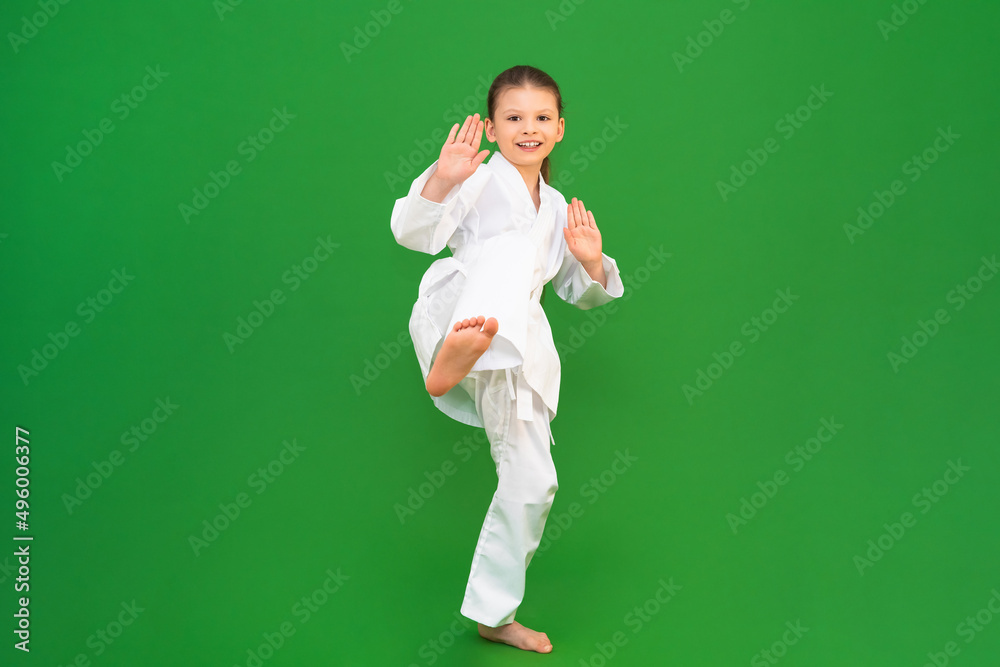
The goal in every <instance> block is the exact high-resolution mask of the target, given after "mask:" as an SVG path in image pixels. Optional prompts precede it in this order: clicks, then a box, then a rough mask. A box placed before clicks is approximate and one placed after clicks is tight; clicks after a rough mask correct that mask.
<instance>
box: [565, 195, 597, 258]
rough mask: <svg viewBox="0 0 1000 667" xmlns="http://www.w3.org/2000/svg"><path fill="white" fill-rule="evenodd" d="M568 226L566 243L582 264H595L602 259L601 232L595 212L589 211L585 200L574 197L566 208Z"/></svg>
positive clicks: (566, 228)
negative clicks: (595, 218) (584, 203)
mask: <svg viewBox="0 0 1000 667" xmlns="http://www.w3.org/2000/svg"><path fill="white" fill-rule="evenodd" d="M566 223H567V224H566V227H564V228H563V235H564V236H565V237H566V245H567V246H569V251H570V252H571V253H573V256H574V257H576V259H577V261H579V262H580V263H581V264H584V265H588V264H593V263H594V262H598V261H600V260H601V232H600V230H599V229H597V222H595V221H594V214H593V213H592V212H591V211H588V210H587V209H586V208H585V207H584V206H583V202H582V201H580V200H579V199H577V198H576V197H573V201H572V202H571V203H570V204H569V206H568V207H567V208H566Z"/></svg>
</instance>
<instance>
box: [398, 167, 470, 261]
mask: <svg viewBox="0 0 1000 667" xmlns="http://www.w3.org/2000/svg"><path fill="white" fill-rule="evenodd" d="M437 163H438V161H437V160H435V161H434V164H432V165H431V166H430V167H428V168H427V169H426V170H425V171H424V173H422V174H420V176H418V177H417V178H416V179H415V180H414V181H413V184H412V185H410V191H409V192H408V193H407V195H406V196H405V197H401V198H400V199H397V200H396V203H395V205H393V207H392V217H391V219H390V222H389V226H390V227H391V229H392V234H393V236H395V237H396V241H397V242H398V243H399V244H400V245H402V246H404V247H406V248H409V249H410V250H417V251H419V252H426V253H428V254H430V255H436V254H438V253H439V252H441V251H442V250H443V249H444V247H445V246H446V245H447V244H448V240H449V239H450V238H451V236H452V234H454V233H455V230H456V229H458V226H459V224H460V223H461V222H462V219H463V218H464V217H465V214H466V209H467V206H466V204H465V199H466V197H464V196H463V195H464V194H465V193H464V192H463V191H464V190H465V189H466V185H467V184H468V183H469V181H470V180H472V179H473V178H475V177H476V175H477V174H473V176H472V177H470V178H469V179H467V180H466V181H465V182H464V183H461V184H459V185H456V186H455V187H453V188H452V189H451V191H450V192H448V194H447V195H445V198H444V201H443V202H441V203H437V202H432V201H430V200H429V199H424V198H423V197H421V196H420V192H421V191H422V190H423V189H424V185H425V184H426V183H427V181H428V180H429V179H430V177H431V175H432V174H433V173H434V170H435V169H436V168H437Z"/></svg>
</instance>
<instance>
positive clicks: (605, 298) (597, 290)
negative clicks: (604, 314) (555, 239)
mask: <svg viewBox="0 0 1000 667" xmlns="http://www.w3.org/2000/svg"><path fill="white" fill-rule="evenodd" d="M601 257H602V260H601V261H602V263H603V265H604V273H605V275H606V276H607V278H608V287H607V289H605V288H604V287H603V286H602V285H601V283H599V282H597V281H596V280H594V279H593V278H591V277H590V274H589V273H587V271H586V270H585V269H584V268H583V265H582V264H580V261H579V260H578V259H577V258H576V257H574V256H573V253H571V252H570V251H569V246H567V245H566V243H565V241H563V261H562V266H560V267H559V271H558V272H557V273H556V275H555V277H554V278H552V286H553V287H554V288H555V291H556V294H558V295H559V298H560V299H562V300H563V301H566V302H567V303H570V304H572V305H574V306H576V307H577V308H579V309H581V310H589V309H591V308H594V307H596V306H600V305H603V304H605V303H607V302H609V301H611V300H612V299H617V298H618V297H620V296H622V295H623V294H624V293H625V286H624V285H623V284H622V278H621V274H619V272H618V264H617V262H615V260H614V259H612V258H611V257H608V256H607V255H605V254H604V253H601Z"/></svg>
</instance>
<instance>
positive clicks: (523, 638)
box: [479, 621, 552, 653]
mask: <svg viewBox="0 0 1000 667" xmlns="http://www.w3.org/2000/svg"><path fill="white" fill-rule="evenodd" d="M479 635H480V636H481V637H483V638H484V639H489V640H490V641H491V642H498V643H500V644H507V645H508V646H513V647H514V648H519V649H523V650H525V651H537V652H538V653H551V652H552V642H550V641H549V638H548V637H546V636H545V633H544V632H535V631H534V630H530V629H528V628H526V627H524V626H523V625H521V624H520V623H518V622H517V621H514V622H513V623H508V624H507V625H501V626H499V627H496V628H491V627H490V626H488V625H483V624H482V623H480V624H479Z"/></svg>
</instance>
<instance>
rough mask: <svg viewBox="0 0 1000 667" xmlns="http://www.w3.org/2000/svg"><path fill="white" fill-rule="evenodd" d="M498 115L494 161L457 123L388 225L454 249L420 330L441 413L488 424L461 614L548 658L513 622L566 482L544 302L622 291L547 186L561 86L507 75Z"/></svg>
mask: <svg viewBox="0 0 1000 667" xmlns="http://www.w3.org/2000/svg"><path fill="white" fill-rule="evenodd" d="M487 113H488V117H487V118H486V122H485V131H486V136H487V139H489V141H491V142H495V143H496V144H497V147H498V148H499V152H494V153H493V156H492V157H491V158H490V160H489V162H486V163H483V160H484V159H485V158H486V156H487V155H488V154H489V151H488V150H482V151H480V150H479V146H480V142H481V140H482V136H483V130H484V123H483V122H482V121H480V119H479V114H475V115H474V116H470V117H468V118H466V120H465V123H464V124H463V125H462V127H461V129H459V126H458V123H456V124H455V125H454V126H453V127H452V128H451V132H450V133H449V135H448V139H447V140H446V141H445V144H444V147H443V148H442V149H441V156H440V158H439V159H438V160H437V161H435V162H434V164H432V165H431V166H430V167H428V168H427V170H426V171H424V172H423V173H422V174H421V175H420V176H419V177H417V179H416V180H414V181H413V184H412V185H411V187H410V190H409V192H408V193H407V195H406V196H405V197H402V198H401V199H398V200H397V201H396V203H395V206H394V207H393V210H392V220H391V225H390V226H391V228H392V232H393V235H394V236H395V237H396V240H397V241H398V242H399V243H400V244H401V245H403V246H405V247H407V248H411V249H413V250H418V251H421V252H426V253H428V254H431V255H436V254H437V253H439V252H440V251H441V250H443V249H444V247H445V246H446V245H447V246H448V247H449V248H450V249H451V252H452V256H451V257H444V258H442V259H438V260H436V261H435V262H434V263H432V264H431V266H430V268H429V269H428V270H427V272H426V273H425V274H424V276H423V278H422V280H421V281H420V287H419V290H418V297H417V302H416V304H414V306H413V312H412V315H411V317H410V335H411V337H412V339H413V346H414V350H415V351H416V354H417V360H418V361H419V363H420V369H421V372H422V373H423V376H424V380H425V386H426V388H427V390H428V392H429V393H430V394H431V396H432V398H433V400H434V403H435V405H436V406H437V407H438V408H439V409H440V410H441V411H442V412H444V413H445V414H447V415H449V416H450V417H452V418H454V419H457V420H459V421H461V422H464V423H466V424H470V425H473V426H479V427H483V428H485V429H486V434H487V436H488V438H489V442H490V454H491V456H492V457H493V460H494V462H495V464H496V471H497V480H498V483H497V490H496V493H495V494H494V495H493V500H492V502H491V503H490V507H489V510H488V511H487V514H486V519H485V521H484V522H483V528H482V531H481V533H480V536H479V542H478V544H477V545H476V550H475V553H474V555H473V558H472V567H471V570H470V573H469V581H468V585H467V587H466V592H465V599H464V601H463V603H462V614H463V615H465V616H466V617H468V618H471V619H473V620H475V621H477V622H478V623H479V633H480V634H481V635H482V636H483V637H485V638H487V639H490V640H492V641H498V642H503V643H506V644H510V645H511V646H516V647H518V648H522V649H526V650H533V651H539V652H542V653H547V652H549V651H551V650H552V644H551V643H550V642H549V640H548V637H546V635H545V634H544V633H541V632H535V631H533V630H529V629H528V628H526V627H524V626H522V625H521V624H520V623H518V622H516V621H515V620H514V615H515V613H516V612H517V608H518V606H519V605H520V603H521V600H522V598H523V597H524V581H525V570H526V569H527V567H528V564H529V563H530V561H531V558H532V556H533V555H534V553H535V550H536V549H537V547H538V544H539V542H540V541H541V538H542V531H543V529H544V528H545V520H546V518H547V517H548V514H549V509H550V508H551V506H552V501H553V498H554V497H555V492H556V490H557V488H558V483H557V479H556V471H555V467H554V465H553V463H552V455H551V451H550V449H549V448H550V444H551V445H554V444H555V441H554V439H553V438H552V432H551V430H550V427H549V422H550V421H551V420H552V418H553V417H555V414H556V407H557V403H558V399H559V356H558V354H557V353H556V349H555V345H554V343H553V341H552V331H551V329H550V328H549V324H548V320H547V319H546V318H545V312H544V311H543V310H542V307H541V304H540V303H539V299H540V297H541V294H542V288H543V287H544V285H545V283H547V282H549V281H552V282H553V286H554V288H555V292H556V294H558V295H559V296H560V297H561V298H562V299H564V300H566V301H567V302H569V303H572V304H575V305H576V306H578V307H579V308H582V309H587V308H593V307H594V306H598V305H601V304H603V303H606V302H608V301H610V300H611V299H613V298H616V297H620V296H622V294H623V293H624V288H623V286H622V282H621V276H620V274H619V272H618V266H617V264H616V263H615V260H613V259H612V258H610V257H608V256H607V255H605V254H604V253H603V252H602V250H601V235H600V232H599V231H598V229H597V224H596V222H595V220H594V215H593V213H591V212H590V211H588V210H587V209H586V208H585V207H584V206H583V202H581V201H579V200H577V199H576V198H574V199H573V200H572V202H571V203H567V201H566V199H565V198H564V197H563V196H562V195H561V194H560V193H559V192H558V191H557V190H555V189H554V188H552V187H551V186H549V185H548V184H547V183H546V181H547V180H548V177H549V173H548V168H549V164H548V155H549V153H550V152H551V151H552V149H553V148H554V147H555V144H556V143H558V142H559V141H562V138H563V133H564V130H565V120H564V119H563V118H562V97H561V95H560V93H559V87H558V86H557V85H556V83H555V81H553V80H552V79H551V77H549V76H548V75H547V74H545V73H544V72H542V71H541V70H538V69H536V68H534V67H529V66H525V65H520V66H517V67H513V68H511V69H508V70H506V71H504V72H502V73H501V74H500V75H499V76H498V77H497V78H496V79H495V80H494V81H493V84H492V85H491V86H490V90H489V93H488V95H487Z"/></svg>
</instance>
